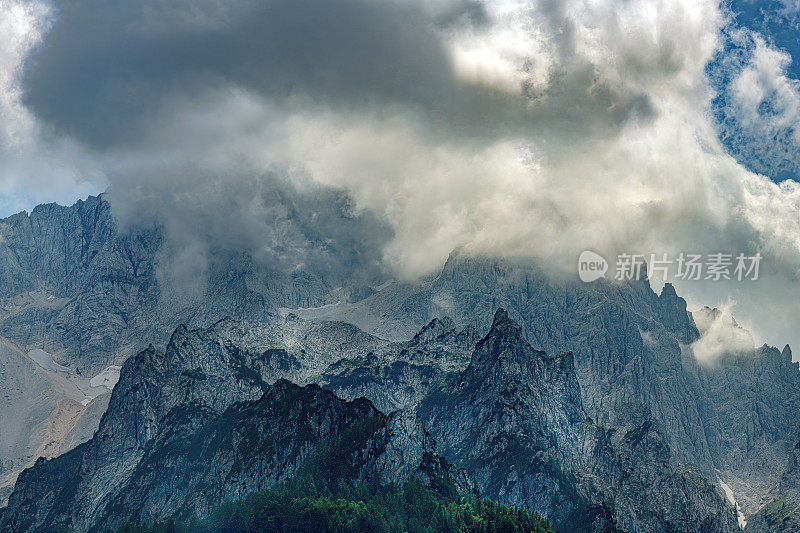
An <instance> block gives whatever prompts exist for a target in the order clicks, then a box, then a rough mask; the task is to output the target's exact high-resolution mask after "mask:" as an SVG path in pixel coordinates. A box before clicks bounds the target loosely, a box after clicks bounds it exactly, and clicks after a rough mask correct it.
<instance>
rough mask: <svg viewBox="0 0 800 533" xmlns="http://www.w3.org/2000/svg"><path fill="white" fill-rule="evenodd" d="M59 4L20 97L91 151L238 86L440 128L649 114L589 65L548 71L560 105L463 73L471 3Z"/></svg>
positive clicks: (606, 120)
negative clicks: (409, 117)
mask: <svg viewBox="0 0 800 533" xmlns="http://www.w3.org/2000/svg"><path fill="white" fill-rule="evenodd" d="M56 8H57V17H56V20H55V23H54V25H53V28H52V29H51V31H50V32H49V34H48V35H47V37H46V39H45V41H44V43H43V44H42V45H41V46H40V47H39V48H38V50H36V51H35V53H34V54H33V56H32V57H31V58H30V59H29V60H28V62H27V66H26V71H25V77H24V83H23V90H24V91H25V103H26V104H27V106H28V107H29V108H30V109H31V110H33V112H34V113H36V114H37V115H38V116H39V118H40V119H43V120H44V121H45V122H47V123H49V124H50V125H51V126H52V127H53V128H54V129H55V131H57V132H59V133H62V134H66V135H69V136H72V137H75V138H77V139H79V140H81V141H82V142H84V143H86V144H88V145H90V146H92V147H94V148H100V149H107V148H110V147H113V146H119V145H130V144H131V143H135V142H137V141H138V140H139V139H140V138H141V137H142V135H143V130H144V128H145V126H146V124H147V123H148V122H149V121H151V120H152V119H153V118H154V117H155V116H158V115H164V114H168V113H169V112H170V109H169V108H168V106H169V105H172V103H174V102H176V101H181V100H192V99H197V98H201V97H202V96H203V95H204V94H206V93H207V92H208V91H213V90H214V89H215V88H218V87H220V86H231V85H233V86H236V87H239V88H242V89H245V90H249V91H253V92H256V93H258V94H260V95H262V96H263V97H266V98H269V99H271V100H280V99H281V98H284V97H289V96H296V95H302V96H304V97H309V98H311V99H312V100H313V101H316V102H318V103H321V104H324V105H326V106H333V107H336V108H343V109H344V110H347V109H362V108H364V107H369V106H381V105H385V104H400V105H408V106H411V107H412V108H414V109H417V110H419V111H420V112H421V114H422V115H423V116H427V117H429V118H430V125H431V126H433V127H435V128H438V129H439V130H441V131H448V132H452V131H454V130H456V131H458V132H460V133H462V134H463V133H467V134H474V135H478V136H481V135H484V136H485V135H504V136H514V135H520V134H525V133H526V132H528V131H530V130H531V129H534V128H535V126H536V124H537V122H547V123H548V124H550V125H552V124H553V123H554V122H556V123H560V124H561V128H562V129H564V130H566V131H567V133H571V134H574V133H575V132H574V131H572V132H570V131H569V130H572V129H574V130H577V131H596V130H597V129H601V130H605V129H607V128H612V129H613V128H616V127H617V126H618V125H619V124H620V123H622V122H623V121H624V120H626V119H627V118H629V117H630V116H632V115H635V116H638V117H647V116H649V115H650V114H651V110H650V109H649V105H648V100H647V97H646V96H643V95H641V94H627V93H625V92H622V93H620V92H618V91H615V90H613V89H611V88H610V87H609V86H608V85H606V84H605V83H604V80H602V79H597V77H596V75H595V73H594V72H593V69H592V66H591V65H588V64H586V65H572V66H570V67H569V68H568V69H565V70H563V71H562V72H555V73H554V78H553V80H554V83H553V86H552V89H553V91H552V94H550V95H547V96H549V98H550V99H551V100H554V102H551V104H553V103H558V102H561V103H562V104H563V105H548V106H545V107H536V106H531V105H530V103H531V98H541V97H542V96H543V95H541V94H539V95H532V94H524V93H523V94H516V95H512V94H507V93H503V92H502V91H497V90H496V89H494V88H489V87H485V86H478V85H467V84H464V83H462V82H461V81H460V80H458V79H457V78H456V77H455V76H454V73H453V67H452V61H451V60H450V58H449V57H448V54H447V51H446V49H445V48H444V45H443V43H442V41H441V35H442V33H441V31H438V32H437V28H438V30H441V29H442V28H444V29H445V30H447V29H450V28H458V27H465V26H474V27H481V26H485V25H486V24H488V22H487V19H486V14H485V13H484V11H483V8H482V7H481V6H480V5H479V4H476V3H474V2H470V1H465V2H461V3H456V4H454V5H453V6H451V7H450V8H449V9H447V10H445V11H444V12H442V13H441V14H439V16H438V17H431V16H430V15H429V14H426V13H423V12H422V11H421V10H420V9H417V8H415V7H413V6H411V5H406V6H402V5H397V4H394V3H390V2H369V1H366V0H310V1H305V2H299V3H298V2H292V1H288V0H273V1H270V2H255V1H248V0H244V1H240V2H231V3H222V2H220V3H217V2H214V1H210V0H207V1H204V2H199V3H196V4H193V5H186V4H183V3H175V2H166V1H160V0H145V1H143V2H130V3H129V2H102V1H100V0H60V1H58V2H57V4H56ZM563 40H567V39H566V38H565V39H563ZM563 46H565V47H567V48H569V46H570V44H569V43H568V42H565V43H563ZM167 102H169V104H168V103H167ZM556 109H558V112H557V113H556V112H554V110H556Z"/></svg>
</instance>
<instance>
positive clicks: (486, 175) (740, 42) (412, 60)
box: [0, 0, 800, 354]
mask: <svg viewBox="0 0 800 533" xmlns="http://www.w3.org/2000/svg"><path fill="white" fill-rule="evenodd" d="M798 12H800V8H799V7H798V4H797V2H796V0H775V1H760V2H750V1H748V0H737V1H735V2H733V3H719V2H716V1H712V0H532V1H517V0H495V1H491V2H481V1H477V0H427V1H422V0H383V1H374V0H309V1H306V2H302V3H298V2H292V1H288V0H271V1H266V2H264V1H256V0H231V1H225V2H222V1H217V0H199V1H193V2H189V1H186V0H172V1H166V0H142V1H140V2H102V1H99V0H0V216H1V215H7V214H11V213H13V212H17V211H20V210H23V209H26V210H30V209H31V208H32V207H33V206H34V205H36V204H38V203H41V202H51V201H55V202H59V203H64V204H69V203H72V202H73V201H75V200H76V199H78V198H82V197H85V196H86V195H88V194H93V193H99V192H102V191H105V190H108V191H109V194H108V197H109V199H110V201H111V202H112V206H113V208H114V210H115V212H116V213H117V215H118V216H119V217H120V220H121V222H122V225H123V226H124V225H125V224H134V223H136V221H137V218H139V217H142V216H146V217H155V218H157V219H158V220H161V221H165V222H164V223H165V224H167V226H168V234H169V235H171V236H172V245H171V246H172V247H173V248H174V254H173V257H174V258H175V260H174V264H175V265H176V268H177V265H180V264H184V263H187V261H186V259H187V258H191V257H196V256H197V255H198V254H199V255H203V254H208V253H209V250H211V249H213V243H217V242H220V241H225V242H226V243H227V245H229V246H231V247H239V248H241V249H242V251H244V252H247V253H250V254H254V255H258V254H260V253H264V250H265V249H268V250H269V251H270V252H274V251H275V250H276V249H277V248H278V247H280V245H281V242H282V239H283V241H285V240H286V239H287V238H289V237H287V235H289V233H290V232H289V230H284V226H280V228H279V230H278V229H276V228H275V226H274V224H272V222H271V221H273V220H275V216H276V210H279V211H281V213H280V216H281V217H283V219H288V218H290V217H291V213H292V209H288V210H287V208H286V202H285V198H286V195H287V194H289V195H292V194H298V195H300V196H299V197H302V198H304V200H302V201H298V202H296V203H295V204H293V205H294V208H293V209H295V211H296V210H297V209H299V208H302V206H307V205H318V204H320V202H319V201H315V200H313V199H315V198H316V199H318V198H321V197H322V196H320V195H323V196H324V195H325V194H334V193H335V194H334V196H335V197H336V198H339V199H340V200H341V199H342V198H344V199H345V200H341V201H339V200H337V202H338V203H336V205H337V206H338V207H337V209H340V210H341V209H345V208H342V206H343V205H344V206H346V209H345V210H346V211H347V212H348V213H350V214H351V215H352V216H353V217H357V218H358V217H366V218H367V219H369V220H372V221H373V222H372V223H369V224H365V225H364V226H363V228H362V229H360V230H359V231H363V233H359V234H358V237H357V239H358V240H359V241H361V242H366V243H368V244H367V245H365V248H366V249H367V250H366V251H364V256H366V257H369V258H370V259H369V260H370V261H373V260H374V261H376V262H378V263H380V265H381V267H382V268H385V269H387V270H388V271H390V272H391V273H392V275H394V276H395V277H397V278H401V279H418V278H419V277H421V276H425V275H427V274H430V273H432V272H435V271H436V270H437V269H438V268H440V267H441V265H442V264H443V262H444V261H445V260H446V258H447V256H448V255H449V253H450V252H451V251H452V250H453V249H455V248H461V249H464V250H467V251H474V252H476V253H484V254H492V255H498V256H508V257H532V258H535V259H536V260H539V261H545V262H550V263H552V264H554V265H558V266H561V267H563V268H564V269H570V268H571V269H572V270H574V269H575V263H576V260H577V257H578V256H579V254H580V253H581V251H583V250H587V249H589V250H593V251H596V252H598V253H600V254H601V255H603V256H604V257H608V258H613V257H615V256H616V255H617V254H619V253H642V254H646V255H649V254H650V253H656V254H663V253H667V254H670V256H677V254H679V253H680V252H686V253H689V252H693V253H704V254H708V253H715V252H729V253H733V254H736V253H746V254H749V255H750V254H755V253H760V254H762V255H763V256H764V259H763V262H762V270H761V276H760V278H759V280H758V281H755V282H747V283H745V282H731V283H714V282H708V283H706V282H685V283H678V287H679V292H680V293H681V294H682V295H684V296H686V297H687V298H688V299H689V302H690V307H691V306H695V307H697V306H700V305H711V306H724V307H725V308H726V309H729V310H730V312H731V313H733V314H734V315H735V316H736V318H737V320H738V321H739V322H740V323H741V324H743V325H745V326H746V327H748V328H749V329H751V330H752V332H753V337H754V338H755V339H756V340H757V341H758V342H762V341H765V340H766V341H768V342H769V343H770V344H775V345H779V346H783V344H784V343H786V342H792V343H793V344H796V345H798V346H800V333H798V332H797V331H798V330H800V328H798V327H797V325H798V319H797V317H798V314H799V313H800V303H799V302H800V276H798V273H799V272H800V185H799V184H798V181H797V179H798V178H797V176H798V169H800V131H798V130H796V129H795V126H796V124H797V123H798V119H799V118H800V83H799V82H798V72H800V69H799V67H798V62H797V61H796V60H795V58H796V56H797V55H798V53H799V52H798V50H797V39H796V36H797V28H798ZM797 59H798V61H800V58H797ZM276 190H278V191H283V192H279V193H276V192H275V191H276ZM323 190H324V191H328V192H325V193H322V192H320V191H323ZM286 191H293V192H291V193H287V192H286ZM331 191H333V192H334V193H331ZM309 199H311V200H309ZM309 202H310V203H309ZM319 209H320V212H322V211H324V210H322V208H319ZM315 213H316V211H315ZM348 216H350V215H348ZM322 219H323V220H330V219H329V218H326V217H325V216H323V217H322ZM198 221H200V222H198ZM313 223H316V222H313V221H310V222H308V224H313ZM234 226H235V227H236V229H235V230H232V229H231V228H232V227H234ZM369 228H372V231H370V229H369ZM336 231H339V230H336ZM336 231H334V232H333V236H330V235H327V234H326V235H327V236H326V237H325V238H326V239H334V240H335V239H336V238H337V235H339V234H337V233H336ZM344 231H345V230H344V229H342V230H341V232H344ZM231 232H232V233H234V234H235V235H231ZM287 232H288V233H287ZM341 232H340V233H341ZM352 238H353V237H351V239H352ZM346 240H347V239H343V241H342V242H344V241H346ZM284 255H285V256H287V257H294V256H293V255H292V254H284ZM274 256H275V254H274V253H272V254H271V255H269V257H274ZM181 258H183V259H181ZM200 275H202V272H201V273H200ZM797 351H798V353H799V354H800V350H797Z"/></svg>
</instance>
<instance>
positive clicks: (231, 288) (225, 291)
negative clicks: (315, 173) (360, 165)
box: [0, 184, 381, 376]
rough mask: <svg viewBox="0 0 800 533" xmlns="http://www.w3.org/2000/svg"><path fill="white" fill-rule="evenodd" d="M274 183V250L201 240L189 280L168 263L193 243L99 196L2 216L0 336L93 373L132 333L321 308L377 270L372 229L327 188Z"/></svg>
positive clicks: (131, 340)
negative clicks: (118, 214) (200, 265)
mask: <svg viewBox="0 0 800 533" xmlns="http://www.w3.org/2000/svg"><path fill="white" fill-rule="evenodd" d="M273 189H274V190H270V191H265V195H266V197H265V198H264V199H262V200H263V201H264V202H265V203H267V204H269V207H271V208H272V211H271V214H272V215H274V220H272V221H271V225H270V227H272V228H274V231H275V232H276V239H277V238H278V236H280V238H282V239H283V240H281V241H280V242H276V243H273V246H274V248H275V249H274V250H272V249H268V248H269V246H268V243H266V242H265V243H263V244H262V245H261V247H260V248H259V249H258V251H259V253H261V254H262V255H265V257H259V258H256V257H254V253H252V250H251V252H250V253H248V252H247V251H246V248H245V249H244V250H243V249H239V248H236V246H235V244H234V245H226V242H227V241H225V240H222V242H218V243H214V242H211V243H209V244H208V245H209V247H210V248H209V253H208V257H207V258H206V259H207V260H208V264H207V265H205V266H204V272H205V276H203V277H202V278H201V279H197V280H193V281H192V282H191V283H188V286H187V283H184V284H183V285H181V284H180V283H178V282H179V281H180V280H179V279H178V278H180V276H179V275H178V274H177V273H176V272H174V271H173V267H174V266H175V264H176V259H175V256H176V254H177V255H178V256H180V253H181V251H182V250H183V247H184V246H190V245H191V243H185V242H182V241H181V240H180V239H179V238H178V237H175V236H173V235H170V234H169V231H168V229H165V226H164V225H163V221H161V220H158V219H157V218H152V217H148V216H144V215H143V216H141V217H139V218H138V219H136V220H134V221H133V222H130V221H129V222H127V223H126V226H125V227H124V228H120V225H119V223H118V221H117V219H116V218H115V215H114V213H113V211H112V208H111V204H109V202H108V201H107V200H106V199H105V197H104V196H100V197H90V198H89V199H87V200H86V201H79V202H77V203H76V204H75V205H73V206H71V207H62V206H59V205H55V204H47V205H41V206H38V207H36V208H35V209H34V210H33V211H32V212H31V213H30V214H28V213H20V214H17V215H14V216H11V217H8V218H5V219H2V220H0V335H3V336H5V337H7V338H10V339H13V340H14V341H16V342H18V343H20V344H21V345H23V346H25V347H32V346H33V345H36V346H39V347H43V348H44V349H45V350H46V351H48V352H49V353H52V354H53V355H54V356H55V358H56V360H57V361H58V362H59V363H60V364H62V365H66V366H70V367H74V368H78V369H79V370H80V371H81V372H82V373H83V374H84V375H89V376H93V375H95V374H96V373H98V372H100V371H101V370H102V369H104V368H105V367H106V366H108V365H110V364H121V363H122V361H124V360H125V358H127V357H128V356H130V355H131V354H133V353H136V352H138V351H139V350H140V349H141V348H142V346H140V339H142V338H147V339H152V340H154V341H157V342H159V343H161V342H166V340H167V338H168V337H169V334H170V333H171V332H172V331H173V330H174V329H175V328H176V327H177V326H178V325H179V324H182V323H185V324H188V325H190V326H193V327H194V326H198V327H199V326H205V325H208V324H210V323H213V322H216V321H218V320H220V319H222V318H223V317H225V316H227V315H230V316H236V317H237V318H241V319H245V318H251V319H256V320H263V319H267V318H269V317H270V316H271V314H272V313H273V312H275V311H276V310H277V309H278V308H279V307H297V306H313V305H321V304H323V303H326V302H327V300H328V299H329V298H331V297H333V296H332V294H334V293H335V294H337V295H338V296H340V297H349V296H350V295H358V294H368V293H369V291H370V290H371V289H369V287H364V284H365V280H368V281H369V280H372V277H374V276H375V275H377V274H376V272H377V271H378V269H377V267H375V265H374V262H373V261H372V258H371V257H369V254H368V253H367V252H366V251H365V249H364V248H365V247H367V246H370V245H371V244H372V243H371V241H369V239H368V238H366V237H364V235H363V234H364V227H365V225H366V224H367V223H368V222H371V223H373V224H372V226H371V231H372V233H374V232H375V231H377V229H376V224H375V223H374V221H365V220H364V217H362V216H360V215H355V214H353V213H352V212H351V211H352V210H351V209H350V208H349V206H348V204H347V201H346V198H343V197H342V195H341V194H339V193H338V192H336V191H327V192H326V191H322V192H319V194H317V195H316V196H314V195H312V198H311V199H308V198H305V197H304V196H303V193H301V192H298V191H294V190H289V189H288V188H287V186H281V185H279V184H275V185H274V187H273ZM305 208H308V209H307V210H306V209H305ZM194 229H196V230H197V231H198V232H200V231H202V230H203V228H200V227H198V228H194ZM197 237H198V238H200V239H202V238H205V237H206V236H204V235H198V236H197ZM362 237H363V238H362ZM214 246H216V247H214ZM184 259H185V258H184ZM359 260H363V262H364V264H360V263H359ZM186 261H188V260H186ZM196 261H198V258H197V257H195V256H192V258H191V262H196ZM184 262H185V261H184ZM178 263H180V261H178ZM375 281H376V283H380V281H381V280H380V279H377V280H375ZM337 288H338V291H337V290H335V289H337ZM359 291H360V292H359Z"/></svg>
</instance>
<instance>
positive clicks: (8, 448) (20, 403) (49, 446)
mask: <svg viewBox="0 0 800 533" xmlns="http://www.w3.org/2000/svg"><path fill="white" fill-rule="evenodd" d="M40 352H41V351H40ZM41 353H42V354H44V352H41ZM45 355H46V354H45ZM106 398H107V396H104V397H103V398H96V400H95V401H93V402H91V403H89V401H90V400H89V399H88V398H87V397H86V396H85V394H84V393H83V392H82V391H81V390H79V389H78V387H77V386H76V384H75V383H73V382H71V381H70V380H69V379H68V378H67V377H66V376H65V374H64V373H62V372H58V371H57V368H53V369H52V370H48V369H47V368H44V367H42V366H41V365H40V364H38V363H36V362H35V361H34V360H33V359H32V358H31V357H29V355H28V354H27V353H25V351H24V350H23V349H22V348H21V347H20V346H19V345H17V344H15V343H13V342H11V341H9V340H7V339H3V338H0V428H2V429H1V430H0V506H2V505H5V503H6V499H7V497H8V494H9V493H10V492H11V488H12V487H13V483H14V481H15V480H16V477H17V475H18V474H19V472H20V471H21V470H22V469H23V468H25V467H27V466H29V465H31V464H33V462H34V461H35V460H36V458H37V457H55V456H56V455H58V454H60V453H63V452H64V451H67V450H69V449H71V448H73V447H74V446H76V445H78V444H80V443H81V442H84V441H86V440H88V439H89V438H91V436H92V434H93V433H94V430H95V429H97V422H98V421H99V420H100V415H99V414H95V413H94V411H95V409H96V408H97V407H98V406H100V405H102V404H103V402H104V400H105V399H106ZM101 413H102V411H101Z"/></svg>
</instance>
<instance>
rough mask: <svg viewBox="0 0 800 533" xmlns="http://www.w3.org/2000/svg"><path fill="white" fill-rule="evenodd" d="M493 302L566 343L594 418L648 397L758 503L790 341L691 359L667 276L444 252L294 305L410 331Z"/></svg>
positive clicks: (689, 447)
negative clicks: (427, 268)
mask: <svg viewBox="0 0 800 533" xmlns="http://www.w3.org/2000/svg"><path fill="white" fill-rule="evenodd" d="M497 307H503V308H505V309H506V310H507V311H508V314H509V316H510V317H511V318H512V319H513V320H515V321H516V322H517V323H518V324H519V325H520V328H521V330H522V333H523V335H524V337H525V339H526V340H527V341H528V342H530V344H531V345H532V346H533V347H534V348H535V349H537V350H541V351H544V352H546V353H548V354H556V353H566V352H570V353H572V354H573V357H574V361H575V369H576V373H577V378H578V383H579V385H580V389H581V397H582V400H583V407H584V409H585V411H586V414H587V416H589V417H590V418H591V419H592V420H593V421H594V422H595V423H598V424H601V425H605V426H607V427H609V428H611V427H613V426H614V425H615V424H617V423H618V422H617V419H618V418H619V417H621V416H624V415H625V413H626V411H627V410H628V409H629V406H630V405H631V404H637V405H644V406H646V407H647V411H648V412H649V413H650V414H651V415H652V417H653V420H654V422H655V424H656V426H657V428H658V431H660V432H661V434H662V435H663V436H664V437H665V438H666V440H667V442H668V444H669V447H670V450H671V457H672V460H673V461H674V462H675V463H676V464H690V463H691V464H695V465H697V467H698V468H699V469H700V471H701V472H703V474H704V475H705V476H706V477H707V478H709V479H712V480H716V479H717V478H719V479H720V480H721V481H723V482H725V483H726V484H727V485H729V486H730V488H731V489H732V490H733V493H734V496H735V498H736V500H737V502H739V504H740V505H741V506H742V510H743V511H744V513H745V514H746V515H750V514H752V513H753V512H755V511H756V510H757V509H758V508H759V506H760V505H761V504H762V499H763V498H766V497H767V492H768V490H769V489H770V487H772V486H773V485H774V483H775V481H776V480H777V479H778V478H779V477H780V475H781V473H782V472H783V470H784V466H785V462H786V459H787V457H788V454H789V452H790V450H791V449H792V447H793V446H794V435H796V434H797V425H798V422H797V419H796V414H795V413H797V412H799V411H800V396H799V395H798V393H799V392H800V371H798V367H797V364H796V363H793V362H792V361H791V354H790V351H788V350H784V351H783V352H781V351H780V350H776V349H774V348H770V347H767V346H764V347H761V348H757V349H751V350H748V351H746V352H740V353H736V354H726V355H723V356H722V357H720V358H719V359H718V360H717V361H716V362H715V363H714V364H713V365H704V364H702V363H700V362H699V361H698V360H697V359H696V358H695V356H694V355H693V352H692V344H693V343H695V342H696V341H697V340H698V339H699V338H700V336H701V332H700V331H699V330H698V328H697V326H696V324H695V321H694V319H693V317H692V315H691V313H687V310H686V302H685V301H684V300H683V299H682V298H680V297H679V296H678V295H677V294H676V292H675V289H674V287H673V286H672V285H670V284H667V285H665V287H664V289H663V290H662V292H661V294H660V295H659V294H656V293H655V292H654V291H653V290H652V289H651V287H650V284H649V282H648V281H647V280H646V279H639V280H634V281H631V282H628V283H624V284H618V283H613V282H595V283H589V284H586V283H581V282H579V281H577V280H571V279H564V278H563V276H562V277H559V276H558V275H552V274H551V273H548V272H547V271H545V270H544V269H542V268H540V267H538V266H537V265H535V264H532V263H530V262H512V261H505V260H498V259H491V258H480V257H470V256H467V255H465V254H463V253H454V254H452V255H451V257H450V259H449V260H448V262H447V264H446V265H445V266H444V268H443V269H442V272H441V273H440V274H439V275H437V276H435V277H433V278H431V279H430V280H427V281H426V282H424V283H421V284H418V285H414V286H410V285H407V284H406V285H404V284H395V285H391V286H389V287H386V288H385V289H383V290H381V291H379V292H377V293H376V294H374V295H372V296H370V297H368V298H366V299H364V300H362V301H359V302H357V303H354V304H348V305H343V306H338V307H330V308H327V309H325V310H324V312H314V313H308V314H305V313H302V316H314V317H315V318H317V319H321V318H327V319H332V318H337V319H340V320H345V321H348V322H351V323H353V324H356V325H360V326H362V327H363V328H364V329H365V330H366V331H370V332H376V333H377V334H379V335H384V336H387V337H389V336H392V335H396V336H411V335H412V334H413V332H414V331H416V330H417V329H418V328H419V327H421V326H422V325H423V324H425V323H427V322H428V321H429V320H430V319H431V318H432V317H437V316H450V317H452V319H453V320H454V322H455V324H456V325H457V327H467V326H472V327H475V328H477V329H478V330H479V331H485V330H486V328H488V327H489V326H490V324H491V322H490V321H491V317H492V315H493V313H494V311H495V309H497ZM374 317H380V320H379V321H376V320H375V318H374Z"/></svg>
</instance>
